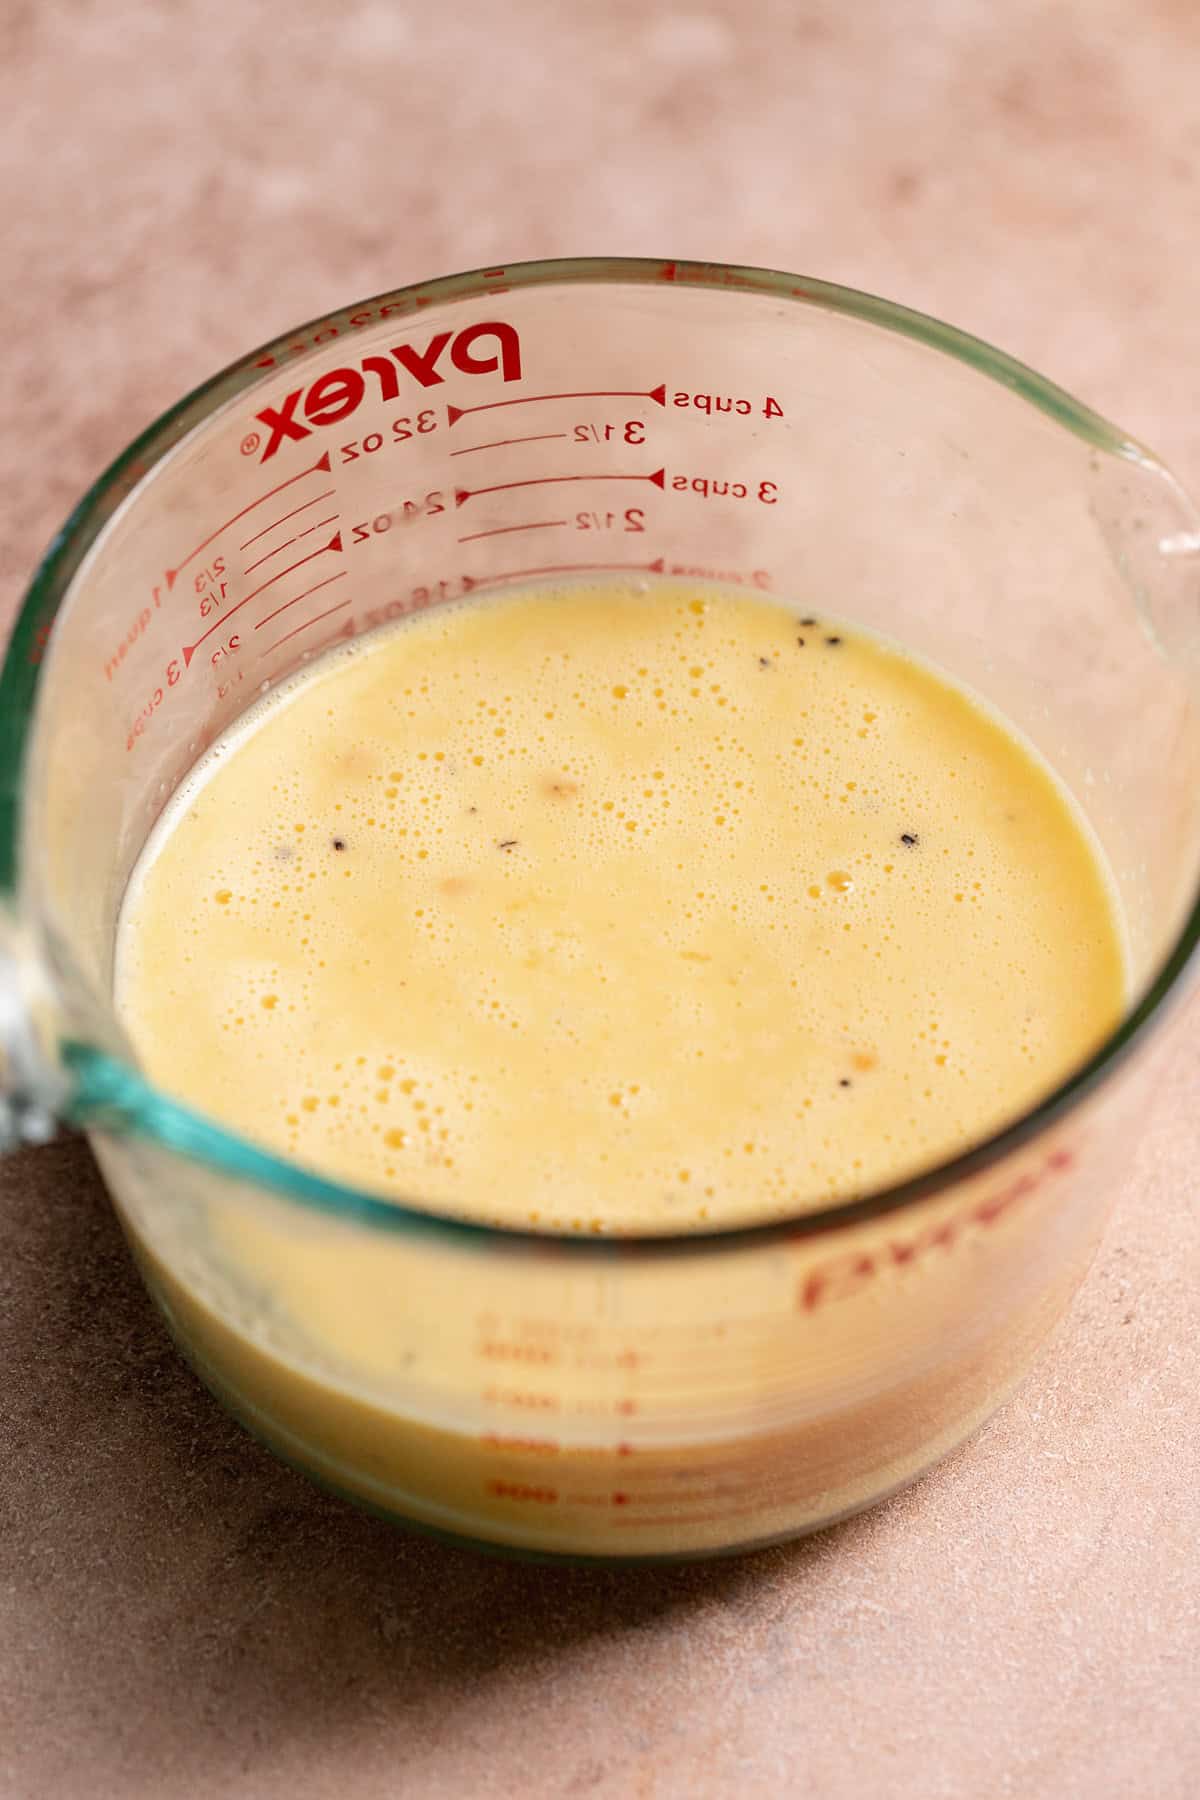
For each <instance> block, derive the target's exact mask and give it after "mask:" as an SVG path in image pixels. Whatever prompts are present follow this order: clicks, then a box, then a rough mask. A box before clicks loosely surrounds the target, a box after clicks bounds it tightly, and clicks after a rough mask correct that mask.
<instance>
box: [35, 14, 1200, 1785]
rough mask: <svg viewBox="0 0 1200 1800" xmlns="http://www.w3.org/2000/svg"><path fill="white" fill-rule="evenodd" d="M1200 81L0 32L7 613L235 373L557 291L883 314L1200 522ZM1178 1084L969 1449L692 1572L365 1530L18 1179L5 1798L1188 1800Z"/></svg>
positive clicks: (355, 38) (681, 40)
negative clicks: (952, 343) (1010, 386)
mask: <svg viewBox="0 0 1200 1800" xmlns="http://www.w3.org/2000/svg"><path fill="white" fill-rule="evenodd" d="M248 20H253V21H254V22H253V23H252V24H251V23H247V21H248ZM268 20H270V21H271V23H270V24H268V22H267V21H268ZM568 20H569V23H568ZM1198 75H1200V10H1198V9H1197V7H1196V6H1195V4H1194V3H1193V0H1142V3H1141V4H1137V5H1135V4H1134V0H1090V3H1087V4H1085V3H1084V0H1075V3H1074V4H1072V3H1071V0H1067V3H1065V4H1058V5H1050V4H1048V3H1043V0H1010V3H1009V4H1007V5H1004V6H996V5H994V4H993V3H992V0H923V4H921V5H919V6H918V5H915V4H914V5H912V6H907V7H904V6H897V5H894V4H890V3H885V0H861V3H860V4H859V5H857V6H853V7H851V6H843V5H840V4H837V3H836V0H826V3H814V0H779V3H778V4H775V3H773V0H710V3H704V0H699V3H698V4H696V5H695V6H694V7H692V8H690V9H685V10H674V9H667V8H662V9H659V10H655V9H652V8H648V7H646V6H645V5H644V4H641V3H640V0H637V3H635V0H596V3H595V4H594V5H592V6H590V7H588V8H587V9H583V8H568V7H564V6H562V5H559V4H555V3H553V0H512V3H511V4H508V5H504V6H501V5H500V4H498V3H496V4H491V5H489V4H486V3H484V0H464V4H461V5H459V6H456V7H452V8H441V9H437V8H433V7H429V8H425V9H422V8H418V7H416V6H415V5H412V4H410V3H408V0H373V3H372V0H343V4H342V5H341V6H339V7H337V8H331V9H328V10H326V9H323V8H321V7H319V6H318V5H316V4H314V0H293V3H292V4H291V5H289V6H287V7H286V8H285V7H282V6H279V7H276V8H266V7H263V8H240V7H235V6H234V5H233V4H232V0H218V4H215V5H208V6H202V5H201V4H199V0H177V3H176V4H173V5H171V6H158V5H152V4H151V3H150V0H142V3H141V4H138V3H136V0H104V3H103V4H100V3H88V0H72V3H68V0H45V3H44V4H34V3H33V0H8V4H7V5H5V6H4V7H3V8H2V9H0V142H2V144H3V167H4V169H5V173H6V174H8V175H9V177H10V185H9V191H8V204H7V206H6V208H5V218H4V225H3V242H4V248H5V257H4V265H5V272H6V276H7V280H6V281H5V283H4V286H3V291H2V292H0V345H2V349H0V357H2V359H3V383H2V389H0V391H2V393H3V403H4V429H3V434H2V438H3V441H2V443H0V477H2V484H3V492H4V494H5V496H6V501H7V506H6V520H7V527H6V531H5V534H4V539H3V541H2V542H0V584H2V585H0V617H2V618H7V617H8V616H9V614H10V613H11V610H12V609H13V608H14V607H15V605H16V602H17V596H18V594H19V591H20V589H21V586H22V584H23V582H24V581H25V579H27V577H28V575H29V573H30V571H31V569H32V567H33V564H34V562H35V560H36V557H37V555H38V554H39V552H40V550H41V548H42V547H43V545H44V543H45V542H46V540H47V539H48V537H49V536H50V534H51V532H52V531H53V529H54V528H55V527H56V525H57V524H58V523H59V522H60V520H61V519H62V517H63V516H64V515H65V513H66V511H67V509H68V507H69V506H70V504H71V502H72V501H73V500H74V499H75V497H76V496H77V495H78V493H79V492H80V490H81V489H82V488H83V486H84V485H85V484H86V483H87V482H88V481H89V480H90V479H91V478H92V476H93V475H94V474H95V473H96V472H98V470H99V469H100V467H101V466H102V465H103V464H104V463H105V462H106V461H107V460H108V459H109V458H110V457H111V456H112V455H113V454H114V453H115V452H116V451H117V450H118V449H120V448H121V446H122V445H123V444H124V443H125V442H126V441H127V440H128V439H129V438H130V437H131V436H132V435H133V433H134V432H135V431H136V430H137V429H139V428H140V427H141V426H142V425H143V424H144V423H146V422H147V421H148V420H149V419H150V418H151V417H152V416H153V415H154V414H156V413H157V412H158V411H160V410H161V409H162V408H163V407H164V406H165V405H166V404H167V403H168V402H170V401H171V400H172V399H174V398H175V397H176V396H177V395H178V394H180V393H181V392H183V391H184V390H185V389H187V388H188V387H190V386H191V385H193V384H194V383H195V382H196V381H197V380H199V379H200V378H202V377H203V376H205V375H207V374H209V373H210V372H212V371H213V370H214V369H215V368H217V367H219V366H220V365H221V364H222V363H224V362H226V361H227V360H229V359H230V358H231V357H233V356H234V355H235V354H237V353H239V352H241V351H242V350H244V349H246V348H247V347H249V346H250V345H251V344H253V343H255V342H258V341H260V340H262V339H263V338H265V337H267V336H270V335H271V334H273V333H275V332H276V331H279V330H282V329H284V328H286V327H287V326H289V325H292V324H294V323H296V322H298V321H299V320H301V319H304V318H307V317H310V316H311V315H313V314H315V313H318V312H320V311H322V310H324V309H326V308H328V307H330V306H332V305H335V304H337V303H339V302H341V301H344V300H347V299H351V298H355V297H357V296H359V295H364V294H369V293H373V292H376V291H378V290H379V289H381V288H384V287H389V286H394V285H398V284H401V283H403V282H406V281H409V280H414V279H417V278H419V277H422V276H427V275H431V274H437V273H442V272H445V271H447V270H450V269H454V268H462V267H470V266H474V265H479V264H487V263H491V262H495V261H498V260H505V259H509V260H514V259H517V258H521V257H528V256H538V255H562V254H571V253H597V252H605V251H611V252H622V253H628V254H674V255H677V256H680V257H712V258H719V259H723V260H728V261H745V262H761V263H767V264H771V265H775V266H779V267H786V268H792V269H797V270H802V271H805V272H808V273H813V274H820V275H825V276H828V277H831V278H833V279H837V280H842V281H846V282H850V283H852V284H854V285H857V286H861V287H866V288H870V289H874V290H876V291H879V292H882V293H886V294H888V295H890V296H892V297H894V298H896V299H900V300H904V301H907V302H909V303H911V304H913V305H915V306H918V307H921V308H924V309H925V310H927V311H931V312H934V313H937V314H941V315H943V316H945V317H948V318H950V319H952V320H954V321H955V322H956V323H958V324H960V325H963V326H966V327H967V328H969V329H972V330H974V331H977V332H979V333H980V334H982V335H983V336H984V337H988V338H991V339H993V340H994V341H996V342H997V343H999V344H1002V345H1003V346H1004V347H1005V348H1007V349H1010V350H1012V351H1015V352H1016V353H1017V354H1018V355H1020V356H1023V357H1025V358H1026V359H1027V360H1028V361H1030V362H1032V363H1033V364H1035V365H1036V366H1039V367H1041V368H1043V369H1045V370H1046V371H1047V372H1049V373H1051V374H1053V375H1054V376H1056V377H1057V378H1058V379H1059V380H1061V381H1062V382H1063V383H1064V384H1065V385H1066V386H1068V387H1070V388H1073V389H1074V390H1075V391H1077V392H1078V393H1080V394H1081V395H1082V396H1083V397H1084V398H1086V399H1088V400H1089V401H1091V402H1092V403H1093V404H1094V405H1096V406H1097V407H1099V408H1100V409H1101V410H1102V411H1104V412H1107V413H1109V414H1110V415H1112V416H1113V417H1115V418H1117V419H1119V420H1120V421H1121V423H1122V424H1123V425H1124V426H1125V427H1126V428H1127V429H1128V430H1130V431H1131V432H1133V433H1134V434H1136V435H1138V436H1140V437H1143V438H1145V439H1146V440H1148V441H1149V442H1150V443H1152V444H1153V445H1154V446H1155V447H1156V449H1158V450H1159V451H1160V453H1162V454H1163V455H1165V456H1166V457H1167V459H1168V460H1169V461H1171V462H1173V463H1174V465H1175V466H1176V468H1177V470H1178V471H1179V473H1180V474H1181V475H1182V477H1183V478H1184V480H1185V481H1186V482H1188V483H1189V484H1190V485H1191V486H1192V487H1193V488H1197V487H1200V405H1198V404H1197V400H1198V398H1200V353H1198V351H1200V346H1198V343H1197V325H1196V321H1197V319H1198V318H1200V256H1198V255H1197V254H1196V253H1195V250H1194V246H1193V242H1192V240H1193V237H1194V235H1195V224H1196V220H1197V216H1198V213H1200V185H1198V182H1200V101H1198V99H1197V92H1198V91H1200V90H1198V80H1197V78H1198ZM1159 1062H1160V1084H1159V1085H1160V1095H1161V1103H1160V1105H1159V1108H1158V1112H1157V1116H1156V1118H1155V1120H1154V1122H1153V1124H1152V1126H1151V1127H1150V1128H1149V1129H1148V1130H1147V1132H1146V1135H1145V1137H1144V1139H1143V1141H1142V1142H1141V1143H1140V1145H1139V1146H1138V1149H1137V1153H1136V1158H1135V1161H1134V1165H1133V1169H1132V1173H1131V1176H1130V1179H1129V1181H1128V1183H1127V1186H1126V1189H1125V1192H1124V1195H1123V1198H1122V1201H1121V1204H1120V1206H1119V1209H1118V1212H1117V1214H1116V1217H1115V1219H1114V1222H1113V1224H1112V1226H1111V1227H1110V1229H1109V1232H1108V1235H1107V1238H1106V1240H1105V1243H1104V1246H1103V1249H1102V1251H1101V1254H1100V1257H1099V1260H1098V1262H1097V1265H1096V1267H1095V1270H1094V1272H1093V1274H1092V1276H1091V1278H1090V1279H1089V1281H1088V1283H1087V1285H1086V1287H1085V1289H1084V1291H1083V1293H1082V1294H1081V1296H1080V1298H1079V1301H1078V1303H1077V1304H1076V1306H1075V1308H1074V1310H1073V1312H1072V1314H1071V1316H1070V1318H1069V1320H1068V1321H1067V1322H1066V1324H1065V1325H1064V1326H1063V1327H1062V1329H1061V1330H1060V1332H1059V1333H1058V1336H1057V1338H1056V1340H1055V1342H1054V1343H1053V1345H1052V1346H1051V1348H1050V1350H1049V1352H1048V1354H1047V1356H1046V1358H1045V1360H1044V1361H1043V1363H1042V1365H1041V1367H1040V1369H1039V1370H1038V1372H1037V1373H1036V1374H1035V1375H1034V1377H1033V1378H1032V1379H1031V1380H1030V1381H1029V1382H1028V1384H1027V1385H1026V1386H1025V1388H1024V1389H1023V1390H1022V1392H1021V1393H1020V1395H1019V1397H1018V1398H1017V1399H1016V1400H1015V1401H1014V1402H1013V1403H1012V1404H1011V1405H1010V1406H1009V1407H1008V1408H1007V1409H1006V1411H1005V1412H1004V1413H1003V1414H1002V1415H1001V1416H1000V1417H999V1418H997V1419H996V1420H995V1421H994V1422H993V1423H992V1424H991V1425H990V1426H989V1427H987V1428H986V1430H985V1431H984V1433H983V1435H982V1436H981V1437H980V1438H979V1439H978V1440H977V1441H976V1442H975V1443H974V1444H973V1445H972V1446H971V1447H970V1449H969V1450H967V1451H966V1452H964V1453H962V1454H960V1455H958V1456H957V1457H955V1458H954V1459H953V1460H952V1461H951V1462H950V1463H949V1464H947V1465H946V1466H945V1467H943V1468H942V1469H941V1470H940V1471H938V1472H937V1473H936V1474H935V1475H934V1476H932V1477H931V1478H930V1479H928V1480H927V1481H925V1482H924V1483H923V1484H922V1485H921V1486H920V1487H918V1488H917V1489H915V1490H914V1491H912V1492H910V1493H908V1494H906V1495H904V1496H902V1497H901V1498H900V1499H898V1500H896V1501H893V1502H892V1503H890V1504H889V1505H887V1506H885V1507H883V1508H881V1509H879V1510H878V1511H876V1512H874V1513H871V1514H869V1515H867V1516H865V1517H863V1518H861V1519H859V1520H857V1521H855V1522H853V1523H851V1524H850V1525H847V1526H844V1527H842V1528H841V1529H839V1530H837V1531H833V1532H829V1533H826V1534H823V1535H822V1536H820V1537H818V1538H815V1539H813V1540H811V1541H809V1542H807V1543H804V1544H800V1545H798V1546H796V1547H793V1548H790V1549H784V1550H777V1551H772V1552H770V1553H766V1554H762V1555H759V1556H755V1557H751V1558H748V1559H745V1560H742V1561H738V1562H730V1563H725V1564H721V1565H714V1566H708V1567H699V1568H695V1569H691V1570H682V1571H675V1572H661V1571H660V1572H654V1573H637V1572H625V1573H621V1572H613V1573H607V1574H606V1573H603V1572H600V1573H594V1572H589V1571H549V1570H546V1569H527V1568H522V1567H519V1566H516V1565H509V1564H504V1563H494V1562H490V1561H485V1560H482V1559H479V1558H476V1557H473V1556H470V1555H467V1554H465V1553H455V1552H452V1551H448V1550H444V1549H441V1548H438V1547H437V1546H435V1545H432V1544H428V1543H425V1542H423V1541H420V1540H418V1539H415V1538H410V1537H407V1536H405V1535H404V1534H402V1533H400V1532H398V1531H396V1530H392V1529H389V1528H388V1527H387V1526H385V1525H383V1524H380V1523H377V1522H375V1521H372V1520H370V1519H367V1518H364V1517H360V1516H359V1515H358V1514H356V1513H354V1512H352V1511H351V1510H349V1509H348V1508H346V1507H343V1506H341V1505H339V1504H338V1503H337V1502H335V1501H333V1500H331V1499H328V1498H326V1497H324V1496H322V1495H321V1494H319V1493H317V1492H316V1491H315V1490H314V1489H312V1488H310V1487H309V1486H308V1485H306V1484H305V1483H304V1482H303V1481H302V1480H300V1479H299V1478H298V1477H297V1476H294V1475H292V1474H290V1473H289V1472H287V1471H286V1470H284V1469H283V1468H281V1467H279V1466H277V1465H276V1464H275V1463H274V1462H272V1461H271V1459H270V1458H269V1457H268V1456H267V1455H266V1454H265V1453H264V1452H262V1451H260V1450H259V1449H258V1448H256V1447H255V1446H254V1445H252V1444H251V1443H250V1442H249V1441H248V1440H247V1439H246V1438H245V1437H244V1436H243V1435H242V1434H241V1433H240V1432H239V1431H238V1430H237V1429H236V1428H235V1427H234V1426H232V1425H231V1424H230V1423H229V1422H228V1421H227V1420H226V1419H225V1418H224V1417H223V1415H222V1414H221V1413H220V1412H219V1411H218V1410H217V1408H216V1407H215V1405H214V1404H213V1403H212V1402H211V1401H210V1400H209V1399H208V1398H207V1396H206V1395H205V1394H204V1393H203V1392H202V1391H201V1390H200V1389H199V1387H198V1386H197V1384H196V1382H195V1381H194V1380H193V1378H192V1377H191V1376H190V1375H189V1374H188V1373H187V1372H186V1371H185V1370H184V1368H183V1367H182V1366H181V1364H180V1363H179V1361H178V1359H177V1358H176V1356H175V1355H174V1353H173V1352H172V1350H171V1349H170V1348H169V1346H168V1344H167V1343H166V1341H165V1338H164V1335H163V1331H162V1328H161V1327H160V1325H159V1323H158V1321H157V1319H156V1318H155V1316H154V1315H153V1314H152V1313H151V1310H150V1307H149V1304H148V1302H147V1301H146V1299H145V1298H144V1296H143V1294H142V1292H141V1290H140V1288H139V1286H138V1284H137V1281H136V1280H135V1278H134V1275H133V1273H132V1270H131V1268H130V1265H129V1263H128V1261H127V1258H126V1256H125V1253H124V1250H123V1247H122V1245H121V1242H120V1241H119V1238H118V1233H117V1230H116V1227H115V1224H114V1222H113V1218H112V1215H111V1213H110V1211H109V1208H108V1206H107V1204H106V1201H105V1198H104V1194H103V1191H102V1189H101V1186H100V1183H99V1181H98V1178H97V1176H96V1173H95V1171H94V1168H93V1166H92V1163H91V1160H90V1158H89V1156H88V1154H87V1151H86V1150H85V1148H84V1147H83V1145H82V1144H81V1143H78V1142H73V1141H64V1142H61V1143H59V1144H57V1145H55V1146H53V1147H51V1148H48V1149H45V1150H41V1151H37V1152H30V1153H27V1154H24V1155H22V1156H18V1157H15V1158H12V1159H9V1160H8V1161H6V1162H5V1163H3V1164H2V1165H0V1368H2V1371H3V1374H2V1383H3V1386H2V1389H0V1793H2V1794H3V1795H4V1796H5V1797H6V1800H7V1796H10V1795H11V1796H13V1797H14V1800H41V1797H42V1796H53V1797H55V1800H58V1797H63V1800H74V1797H75V1796H81V1797H82V1796H87V1800H105V1797H107V1796H110V1795H111V1796H121V1800H135V1797H141V1796H153V1797H155V1800H160V1797H163V1796H171V1797H173V1796H193V1795H195V1796H208V1795H222V1796H226V1795H236V1796H239V1797H241V1796H245V1797H246V1800H276V1797H277V1796H278V1797H282V1796H284V1795H288V1796H291V1795H293V1794H301V1795H303V1796H305V1797H306V1800H309V1797H311V1800H333V1797H334V1796H338V1797H339V1800H340V1797H341V1796H353V1797H354V1800H382V1797H384V1796H388V1797H390V1796H398V1795H403V1796H405V1797H406V1800H408V1797H410V1796H413V1797H418V1796H419V1797H422V1800H423V1797H424V1796H441V1795H446V1796H455V1797H460V1796H468V1795H470V1796H473V1795H476V1794H479V1795H484V1794H486V1795H488V1796H489V1797H491V1796H495V1797H497V1800H499V1797H502V1796H508V1795H513V1796H516V1795H520V1796H523V1797H524V1796H528V1797H530V1800H533V1797H540V1796H557V1795H571V1794H588V1795H596V1796H603V1797H606V1800H607V1797H612V1800H625V1797H626V1796H630V1797H632V1796H638V1797H646V1800H667V1797H673V1796H681V1797H683V1796H686V1797H687V1800H704V1797H705V1796H710V1795H712V1796H724V1795H738V1796H748V1795H764V1796H775V1795H782V1794H788V1795H790V1794H797V1795H814V1796H820V1797H822V1800H823V1797H825V1796H829V1797H830V1800H843V1797H844V1800H851V1797H853V1800H860V1796H864V1795H869V1796H874V1795H881V1796H883V1795H886V1796H887V1797H888V1800H910V1797H911V1800H918V1797H920V1800H940V1797H943V1796H946V1797H953V1800H958V1797H960V1796H970V1797H971V1800H993V1797H999V1796H1008V1795H1013V1796H1021V1797H1022V1800H1024V1797H1026V1796H1031V1797H1035V1800H1042V1797H1045V1800H1068V1797H1071V1796H1075V1795H1084V1794H1086V1795H1088V1796H1089V1797H1091V1800H1109V1797H1111V1800H1125V1797H1126V1796H1132V1795H1136V1796H1138V1800H1185V1797H1188V1800H1190V1796H1192V1795H1194V1794H1195V1793H1196V1792H1198V1791H1200V1709H1198V1707H1197V1701H1196V1695H1197V1691H1198V1680H1200V1564H1198V1562H1197V1557H1196V1542H1197V1533H1198V1528H1200V1451H1198V1448H1197V1446H1198V1445H1200V1381H1198V1379H1197V1377H1198V1374H1200V1347H1198V1346H1200V1330H1198V1327H1200V1208H1198V1206H1197V1200H1198V1198H1200V1183H1198V1181H1197V1176H1196V1167H1195V1165H1196V1151H1197V1145H1198V1143H1200V1135H1198V1134H1200V1124H1198V1108H1197V1099H1198V1097H1200V1011H1198V1010H1197V1008H1196V1007H1195V1006H1193V1008H1192V1015H1191V1028H1190V1030H1187V1031H1185V1032H1184V1033H1183V1034H1182V1035H1181V1036H1180V1037H1179V1038H1178V1039H1177V1041H1176V1043H1175V1045H1174V1047H1173V1048H1172V1050H1171V1052H1170V1053H1169V1054H1166V1053H1160V1057H1159Z"/></svg>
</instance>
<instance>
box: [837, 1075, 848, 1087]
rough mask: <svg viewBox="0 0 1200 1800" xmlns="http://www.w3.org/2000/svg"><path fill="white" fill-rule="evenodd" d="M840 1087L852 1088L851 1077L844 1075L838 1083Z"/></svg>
mask: <svg viewBox="0 0 1200 1800" xmlns="http://www.w3.org/2000/svg"><path fill="white" fill-rule="evenodd" d="M838 1086H839V1087H849V1086H850V1077H849V1076H848V1075H843V1076H842V1078H841V1080H840V1081H839V1082H838Z"/></svg>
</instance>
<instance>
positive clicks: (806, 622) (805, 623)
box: [800, 619, 817, 626]
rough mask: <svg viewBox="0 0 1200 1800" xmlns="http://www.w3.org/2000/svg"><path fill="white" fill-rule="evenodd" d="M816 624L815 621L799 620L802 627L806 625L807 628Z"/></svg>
mask: <svg viewBox="0 0 1200 1800" xmlns="http://www.w3.org/2000/svg"><path fill="white" fill-rule="evenodd" d="M816 622H817V621H816V620H815V619H801V621H800V623H801V624H802V625H808V626H813V625H815V624H816Z"/></svg>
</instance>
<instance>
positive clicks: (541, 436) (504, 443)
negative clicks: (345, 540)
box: [330, 431, 567, 493]
mask: <svg viewBox="0 0 1200 1800" xmlns="http://www.w3.org/2000/svg"><path fill="white" fill-rule="evenodd" d="M566 435H567V434H566V432H565V431H538V432H535V433H534V435H533V436H532V437H520V438H497V439H496V441H495V443H494V444H468V445H467V447H466V449H465V450H452V451H451V452H450V454H451V456H474V454H475V452H476V451H477V450H505V449H507V448H508V446H509V444H545V443H548V442H549V441H550V439H551V438H565V437H566ZM332 491H333V490H332V489H330V492H331V493H332Z"/></svg>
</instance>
